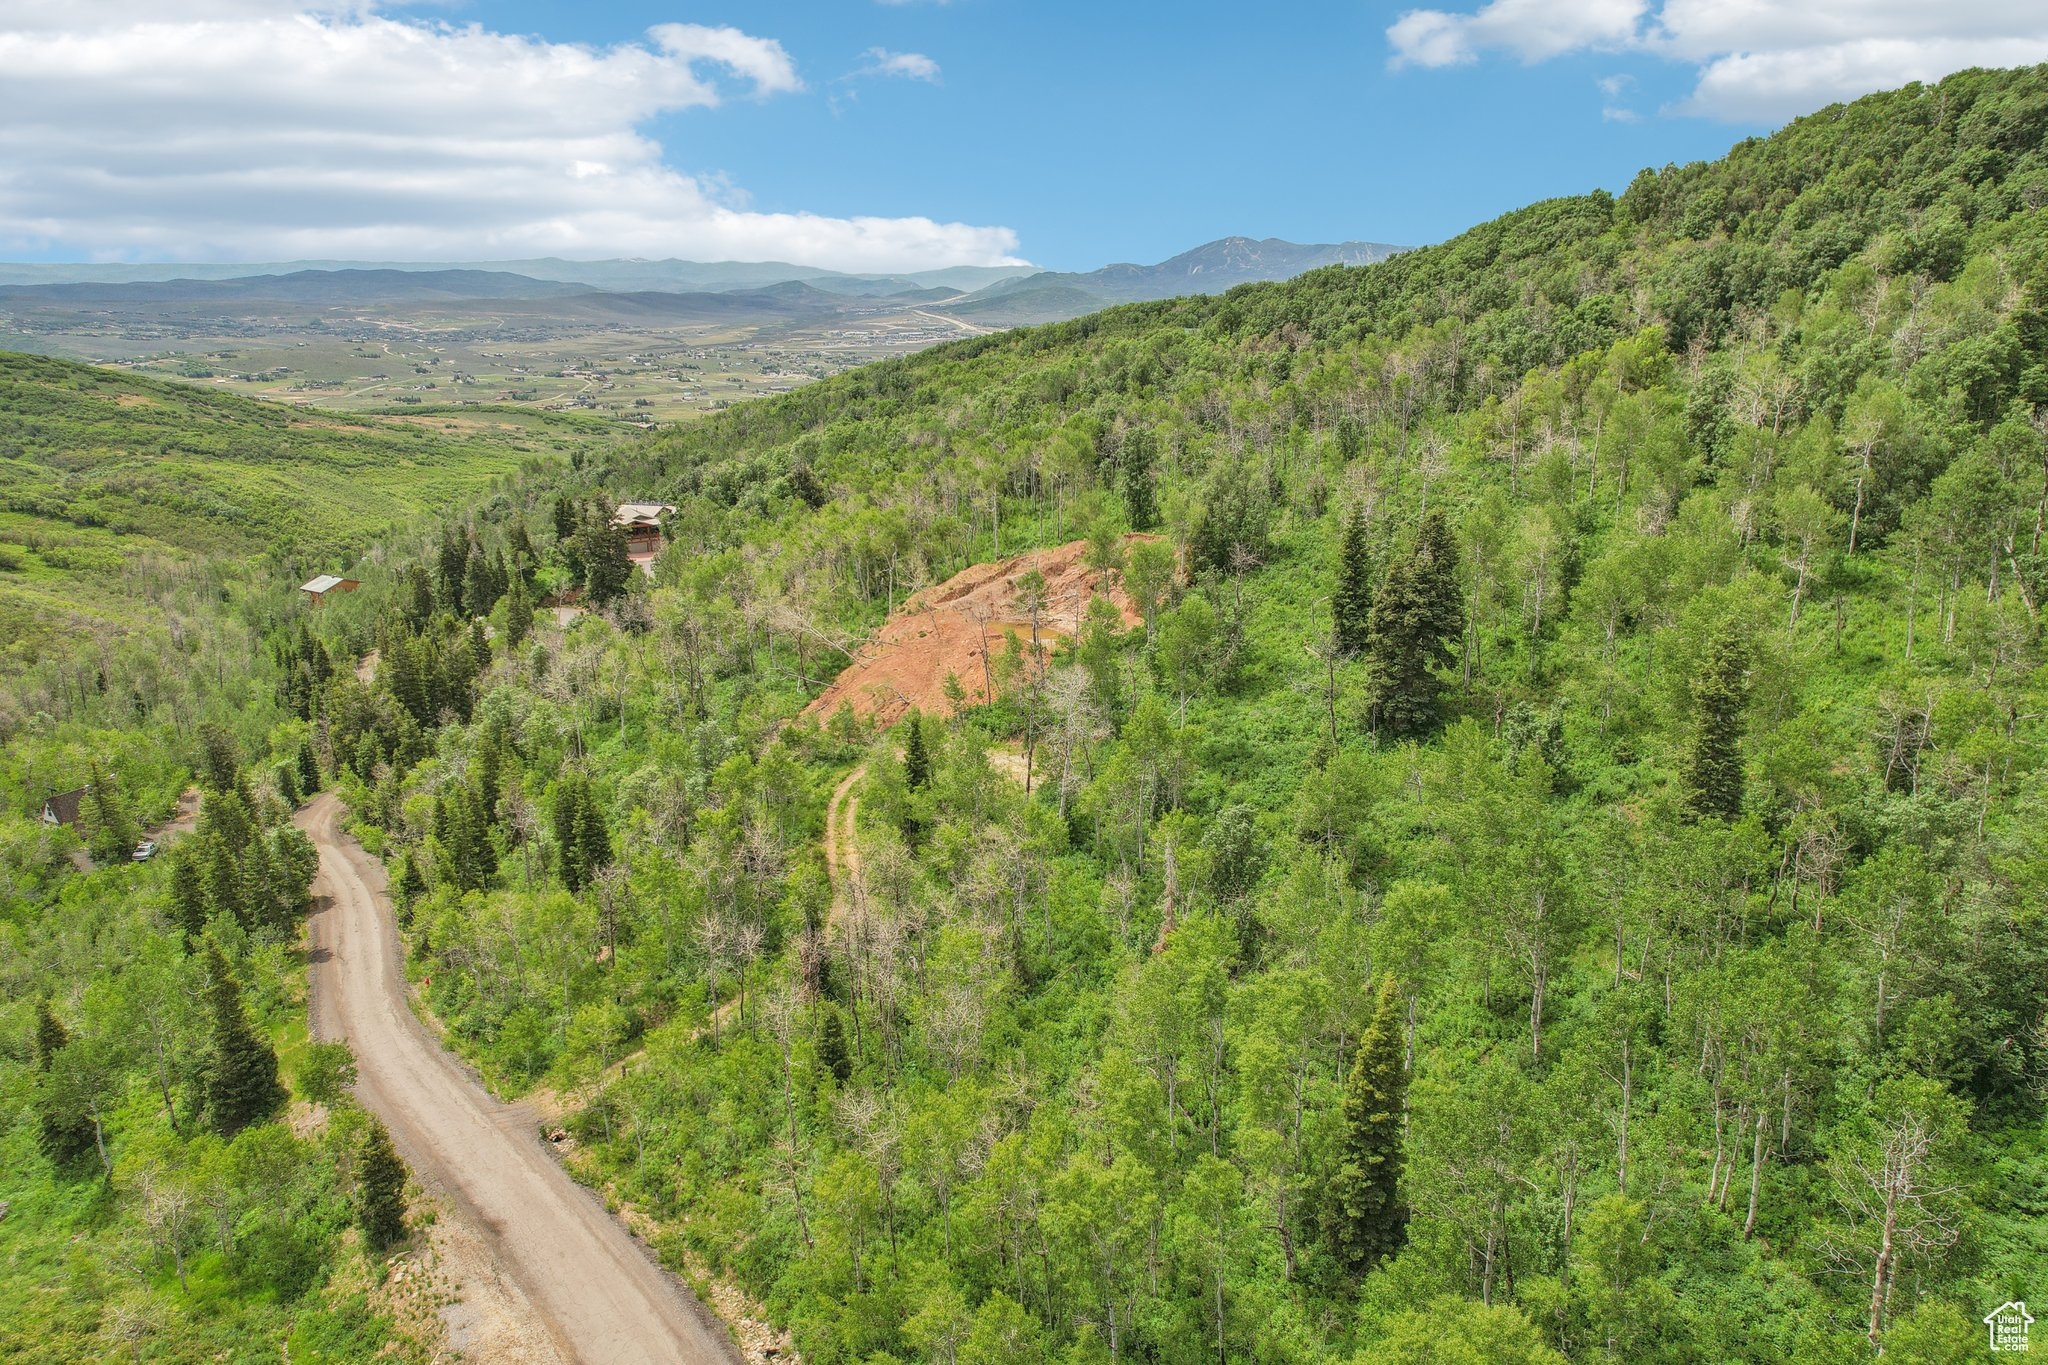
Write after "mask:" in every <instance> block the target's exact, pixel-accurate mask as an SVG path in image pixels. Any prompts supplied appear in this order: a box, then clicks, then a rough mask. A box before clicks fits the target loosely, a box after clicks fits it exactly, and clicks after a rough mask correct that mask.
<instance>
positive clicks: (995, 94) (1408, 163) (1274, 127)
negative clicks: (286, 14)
mask: <svg viewBox="0 0 2048 1365" xmlns="http://www.w3.org/2000/svg"><path fill="white" fill-rule="evenodd" d="M502 8H503V10H504V15H503V19H504V22H506V23H516V24H521V25H529V26H532V27H534V28H537V29H539V30H540V31H542V32H551V33H552V32H561V33H564V34H571V33H577V32H578V30H577V29H574V28H571V27H569V25H571V24H573V23H575V22H576V21H575V20H574V19H573V18H572V16H573V15H574V14H575V13H576V11H577V9H578V7H576V6H572V5H557V4H519V5H506V6H503V7H502ZM1274 8H1275V9H1276V10H1277V9H1280V8H1281V7H1278V6H1275V7H1274ZM1286 8H1287V9H1289V10H1290V11H1291V13H1289V15H1288V17H1286V18H1284V19H1281V20H1277V21H1275V20H1258V19H1254V20H1250V21H1248V19H1247V15H1248V12H1249V11H1248V8H1247V7H1246V6H1243V5H1239V4H1222V3H1213V2H1212V0H1186V3H1183V4H1181V5H1178V6H1175V7H1172V8H1171V9H1170V10H1168V9H1167V8H1166V7H1155V6H1149V5H1128V4H1077V3H1069V2H1068V0H1036V3H1023V0H955V2H954V3H951V4H931V3H923V4H902V5H880V4H866V5H862V4H845V3H833V4H816V3H800V2H798V0H781V2H780V3H752V4H727V5H721V6H716V7H713V8H711V9H709V10H699V11H695V12H694V13H695V16H696V17H697V18H698V20H699V21H700V22H706V23H730V24H735V25H739V26H742V27H745V28H747V29H748V30H749V31H754V32H762V33H768V34H773V35H776V36H777V37H778V38H779V39H780V41H781V42H782V44H783V46H784V47H786V48H787V49H788V50H789V52H790V54H791V55H792V56H793V57H795V58H796V60H797V62H798V65H799V67H800V68H801V69H802V70H803V71H804V72H805V73H806V77H807V80H808V81H810V83H811V89H810V90H809V91H808V92H806V93H805V94H803V95H799V96H796V97H794V98H787V99H783V98H778V99H773V100H764V101H759V102H754V103H746V104H735V105H729V106H726V107H723V108H720V109H717V110H710V111H690V112H688V113H684V114H680V115H676V116H673V117H669V118H665V119H663V120H661V121H660V122H659V123H658V124H657V125H656V126H657V128H658V129H659V134H660V137H661V140H662V141H663V143H664V144H665V145H666V146H667V147H668V148H669V155H670V157H671V159H672V161H673V162H675V163H676V164H677V165H678V166H680V167H682V168H685V169H688V170H691V171H722V172H724V173H726V174H727V175H729V176H730V177H731V178H732V180H733V181H734V182H735V183H737V184H739V185H741V186H743V187H744V188H745V189H746V190H747V191H749V192H750V194H751V196H752V200H753V205H754V206H755V207H757V208H763V209H771V210H779V209H795V208H807V209H811V210H813V211H816V212H821V213H831V214H852V213H882V214H890V215H897V214H916V213H923V214H930V215H933V216H938V217H942V218H946V219H960V220H963V221H966V222H970V223H1001V224H1005V225H1007V226H1009V227H1012V228H1014V229H1015V230H1016V231H1017V234H1018V237H1019V239H1020V244H1021V247H1022V251H1023V254H1024V255H1026V256H1027V257H1029V258H1030V259H1031V260H1033V261H1036V262H1038V263H1040V264H1044V265H1047V266H1050V267H1053V268H1056V269H1084V270H1085V269H1091V268H1093V267H1095V266H1097V265H1101V264H1103V263H1105V262H1108V261H1118V260H1124V261H1140V262H1151V261H1157V260H1161V259H1163V258H1165V257H1167V256H1170V255H1172V254H1174V253H1175V252H1177V251H1181V250H1184V249H1186V248H1187V247H1190V246H1193V245H1196V244H1198V243H1201V242H1205V241H1209V240H1212V239H1214V238H1217V237H1222V236H1228V235H1232V234H1243V235H1246V236H1252V237H1283V238H1287V239H1289V240H1292V241H1297V242H1331V241H1345V240H1352V239H1363V240H1370V241H1382V242H1396V243H1401V244H1419V243H1423V242H1431V241H1437V240H1440V239H1442V238H1444V237H1447V236H1450V235H1453V234H1455V233H1457V232H1459V231H1461V230H1462V229H1464V228H1466V227H1469V226H1471V225H1472V224H1473V223H1476V222H1480V221H1483V220H1485V219H1487V218H1490V217H1492V216H1494V215H1496V214H1498V213H1501V212H1503V211H1505V210H1507V209H1511V208H1514V207H1516V206H1518V205H1521V204H1525V203H1528V202H1529V201H1531V200H1534V199H1540V198H1545V197H1548V196H1552V195H1558V194H1572V193H1579V192H1582V191H1584V190H1587V189H1590V188H1593V187H1594V186H1606V187H1608V188H1610V189H1618V188H1621V187H1623V186H1626V185H1627V183H1628V181H1629V179H1630V177H1632V176H1633V175H1634V174H1635V173H1636V171H1638V170H1639V169H1641V168H1642V167H1643V166H1646V165H1662V164H1663V163H1665V162H1666V161H1672V160H1678V161H1685V160H1692V159H1695V158H1699V157H1714V156H1718V155H1720V154H1721V153H1722V152H1724V151H1725V150H1727V148H1728V146H1729V145H1730V144H1731V143H1732V142H1734V141H1736V140H1737V139H1738V138H1740V137H1741V136H1744V135H1745V134H1747V133H1749V132H1754V131H1761V130H1762V129H1763V127H1764V125H1763V124H1758V123H1752V124H1748V125H1730V124H1727V123H1723V122H1720V121H1717V120H1712V119H1706V118H1698V117H1689V118H1660V117H1656V116H1655V111H1656V109H1657V108H1658V107H1659V105H1660V104H1661V103H1665V102H1669V101H1671V100H1675V99H1678V98H1681V97H1683V96H1684V95H1685V94H1686V93H1687V92H1688V91H1689V90H1690V88H1691V81H1690V79H1689V77H1690V72H1689V70H1688V69H1685V68H1680V67H1674V66H1672V65H1670V64H1669V63H1665V62H1661V61H1657V60H1655V59H1647V60H1645V59H1640V58H1638V59H1633V60H1618V59H1616V58H1614V57H1611V56H1596V55H1581V56H1575V57H1570V58H1567V59H1563V60H1559V61H1555V62H1551V63H1546V64H1542V65H1536V66H1529V65H1524V64H1523V63H1522V62H1520V61H1517V60H1513V59H1508V60H1496V61H1486V62H1482V63H1476V64H1473V65H1468V66H1460V67H1454V68H1449V69H1442V70H1428V69H1421V68H1416V67H1408V68H1405V69H1402V70H1398V71H1396V70H1389V69H1388V59H1389V55H1390V49H1389V45H1388V42H1387V39H1386V36H1385V30H1386V28H1387V26H1388V25H1389V24H1391V23H1392V22H1394V20H1395V19H1396V18H1397V17H1398V16H1399V14H1400V13H1401V12H1402V11H1403V10H1405V9H1406V8H1408V7H1406V6H1394V5H1358V4H1335V3H1305V4H1299V5H1295V6H1290V7H1286ZM498 9H499V7H497V6H491V7H490V12H492V13H493V14H496V13H497V11H498ZM662 13H663V11H662V9H661V7H660V6H657V5H637V4H635V5H617V6H609V7H607V8H606V11H605V13H604V14H603V16H602V18H601V20H600V21H599V22H600V23H601V25H602V27H601V28H594V29H590V30H587V31H582V33H581V36H584V37H587V38H588V39H590V40H593V41H614V40H621V39H626V38H630V37H632V36H634V35H635V33H636V31H637V30H638V29H644V28H645V27H646V26H647V25H648V24H649V23H651V22H654V21H656V19H657V16H659V15H661V14H662ZM586 22H587V21H586ZM876 47H880V48H884V49H887V50H889V51H891V52H916V53H921V54H924V55H927V56H929V57H930V58H931V59H932V60H933V61H935V62H936V63H937V64H938V66H939V70H940V76H939V80H938V82H937V83H936V84H933V83H928V82H924V81H918V80H906V79H893V80H887V79H855V80H852V81H845V82H838V81H835V80H834V78H835V77H838V76H842V75H844V74H845V73H846V72H848V71H852V70H857V69H859V67H860V66H861V65H862V64H863V63H862V61H861V58H860V54H861V53H863V52H864V51H867V50H869V49H872V48H876ZM1616 74H1629V75H1631V76H1632V77H1633V78H1634V79H1635V80H1636V81H1637V82H1639V85H1638V86H1637V88H1636V89H1635V90H1634V91H1633V92H1632V93H1633V94H1634V95H1635V96H1636V98H1635V101H1634V103H1635V106H1636V107H1638V108H1640V109H1642V110H1645V111H1647V112H1648V113H1649V115H1650V116H1649V117H1644V118H1641V119H1640V120H1639V121H1637V122H1633V123H1630V122H1621V121H1616V120H1614V119H1612V118H1603V117H1602V109H1603V107H1608V105H1607V103H1606V100H1605V97H1604V96H1603V94H1602V92H1601V90H1600V88H1599V85H1598V82H1599V81H1600V80H1601V79H1602V78H1605V77H1611V76H1614V75H1616Z"/></svg>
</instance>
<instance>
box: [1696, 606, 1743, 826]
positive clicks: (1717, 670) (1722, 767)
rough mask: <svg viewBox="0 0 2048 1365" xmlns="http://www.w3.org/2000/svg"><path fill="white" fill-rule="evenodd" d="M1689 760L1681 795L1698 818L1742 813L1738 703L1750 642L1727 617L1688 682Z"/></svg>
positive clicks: (1731, 816)
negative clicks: (1690, 716)
mask: <svg viewBox="0 0 2048 1365" xmlns="http://www.w3.org/2000/svg"><path fill="white" fill-rule="evenodd" d="M1692 695H1693V706H1694V709H1695V716H1694V728H1693V740H1692V761H1691V763H1690V765H1689V770H1688V772H1687V774H1686V787H1687V792H1686V798H1687V804H1688V806H1690V808H1691V810H1692V813H1693V814H1694V815H1695V816H1698V817H1700V818H1703V819H1718V820H1739V819H1741V818H1742V789H1743V781H1744V779H1743V772H1742V708H1743V706H1744V704H1745V703H1746V702H1747V701H1748V700H1749V646H1748V645H1747V643H1746V642H1745V641H1744V640H1743V638H1742V635H1741V632H1740V630H1739V628H1738V627H1737V626H1736V625H1735V623H1734V622H1729V623H1728V624H1727V625H1724V626H1722V627H1721V629H1719V630H1717V631H1716V632H1714V637H1713V640H1712V641H1711V643H1710V644H1709V645H1708V649H1707V663H1706V667H1705V668H1704V669H1702V670H1701V671H1700V675H1699V678H1698V680H1697V681H1696V682H1695V683H1694V684H1693V693H1692Z"/></svg>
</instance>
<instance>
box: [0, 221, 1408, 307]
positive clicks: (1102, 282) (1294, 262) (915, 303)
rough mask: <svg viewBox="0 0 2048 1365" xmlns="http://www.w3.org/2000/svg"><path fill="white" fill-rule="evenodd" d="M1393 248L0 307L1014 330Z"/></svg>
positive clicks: (452, 269) (12, 284)
mask: <svg viewBox="0 0 2048 1365" xmlns="http://www.w3.org/2000/svg"><path fill="white" fill-rule="evenodd" d="M1399 250H1401V248H1400V247H1395V246H1389V245H1387V244H1385V243H1381V242H1339V243H1335V244H1327V245H1308V246H1304V245H1301V244H1298V243H1295V242H1283V241H1280V240H1278V239H1276V238H1267V239H1265V240H1263V241H1254V240H1253V239H1251V238H1248V237H1225V238H1223V239H1222V240H1221V241H1216V242H1210V243H1208V244H1207V245H1206V246H1199V247H1196V248H1195V249H1194V250H1193V251H1187V252H1183V253H1182V254H1180V255H1178V256H1175V257H1173V258H1172V259H1171V260H1167V261H1162V262H1160V263H1159V264H1157V265H1128V264H1120V265H1109V266H1104V267H1103V268H1102V269H1100V270H1091V271H1087V272H1085V273H1072V272H1059V271H1048V270H1034V269H1032V268H1030V267H1028V266H1026V267H1011V266H989V267H977V266H960V267H955V268H952V269H947V270H927V271H917V272H914V273H910V274H904V275H847V274H841V273H838V272H835V271H821V270H813V269H807V268H805V267H801V266H792V265H783V264H779V263H776V262H736V261H723V262H708V263H707V262H698V261H636V260H620V261H564V260H558V259H554V258H545V259H540V260H530V261H497V262H483V263H473V264H461V265H445V264H444V265H430V264H421V263H352V262H343V261H296V262H290V263H285V264H280V265H175V264H170V265H126V264H123V265H107V264H50V263H36V264H0V307H9V306H11V307H15V308H22V307H29V308H57V309H69V308H81V309H90V310H96V311H97V310H105V311H111V312H117V313H118V312H137V311H148V312H159V311H160V312H166V313H177V314H183V315H187V316H191V315H196V314H204V313H206V312H209V311H211V310H214V309H225V308H253V307H260V306H265V305H268V306H275V307H288V308H301V307H312V308H344V307H350V306H379V307H392V306H399V307H403V306H431V307H436V308H445V309H448V310H450V311H454V312H461V311H463V310H464V309H465V308H467V307H469V306H472V305H483V304H490V305H493V307H494V309H496V310H499V311H504V310H506V309H507V308H508V307H509V311H512V312H516V313H523V314H532V315H549V316H567V317H575V318H582V319H588V320H592V321H600V320H605V319H617V320H626V319H632V320H637V321H643V322H645V321H653V320H657V319H661V320H670V321H677V322H684V321H714V320H715V321H729V322H746V321H749V320H752V321H756V322H760V323H769V322H797V321H804V320H811V319H822V318H829V317H834V316H841V315H847V314H876V313H888V312H897V311H901V310H905V309H914V308H915V309H939V310H943V312H944V313H946V314H947V315H950V316H954V317H957V318H960V319H963V320H965V321H967V322H969V323H971V324H974V325H977V326H984V327H1016V326H1024V325H1028V324H1032V323H1040V322H1052V321H1058V320H1060V319H1064V318H1071V317H1078V316H1080V315H1081V314H1083V313H1092V312H1094V311H1096V310H1097V309H1100V308H1106V307H1108V306H1110V305H1112V304H1118V303H1131V302H1136V301H1139V300H1144V299H1164V298H1174V297H1177V296H1179V295H1183V294H1214V293H1220V292H1222V291H1223V290H1225V289H1229V288H1231V287H1232V286H1234V285H1239V284H1246V283H1250V282H1252V281H1256V280H1284V279H1290V278H1292V277H1293V276H1295V275H1299V274H1301V273H1302V272H1303V271H1305V270H1313V269H1316V268H1318V267H1320V266H1326V265H1369V264H1371V263H1372V262H1374V261H1380V260H1384V259H1386V258H1387V257H1388V256H1391V255H1393V254H1394V253H1395V252H1397V251H1399Z"/></svg>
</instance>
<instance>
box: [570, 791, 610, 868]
mask: <svg viewBox="0 0 2048 1365" xmlns="http://www.w3.org/2000/svg"><path fill="white" fill-rule="evenodd" d="M576 843H577V845H578V852H579V856H580V857H581V858H582V860H583V879H584V881H585V882H586V883H588V882H590V881H593V880H595V879H596V877H597V874H598V873H600V872H602V871H603V870H604V869H605V868H607V867H610V866H611V862H612V836H611V832H610V831H609V830H608V829H607V828H606V827H605V818H604V811H603V810H602V809H601V808H600V807H599V806H598V804H597V797H596V796H595V795H594V794H592V792H591V790H590V784H589V783H588V782H584V783H583V784H582V789H581V801H580V803H579V805H578V807H577V811H576Z"/></svg>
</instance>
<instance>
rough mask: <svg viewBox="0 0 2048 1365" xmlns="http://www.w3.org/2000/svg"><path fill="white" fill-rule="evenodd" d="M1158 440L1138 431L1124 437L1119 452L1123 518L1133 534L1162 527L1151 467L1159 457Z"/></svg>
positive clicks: (1143, 429) (1148, 432) (1143, 430)
mask: <svg viewBox="0 0 2048 1365" xmlns="http://www.w3.org/2000/svg"><path fill="white" fill-rule="evenodd" d="M1158 447H1159V438H1158V437H1157V436H1155V435H1154V434H1153V433H1152V432H1151V431H1150V430H1148V429H1145V428H1137V429H1135V430H1132V431H1129V432H1127V433H1125V435H1124V443H1123V449H1122V451H1121V452H1120V463H1121V466H1122V468H1121V469H1120V470H1119V471H1118V472H1119V474H1120V476H1121V477H1120V480H1119V482H1120V483H1121V484H1122V489H1123V495H1124V515H1125V516H1126V517H1127V518H1128V519H1129V521H1130V523H1131V529H1132V530H1133V531H1149V530H1151V529H1152V528H1153V527H1154V526H1157V525H1158V524H1159V502H1158V497H1157V495H1156V493H1155V491H1154V488H1153V482H1152V477H1153V476H1152V465H1153V462H1154V460H1155V459H1156V458H1157V455H1158Z"/></svg>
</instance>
